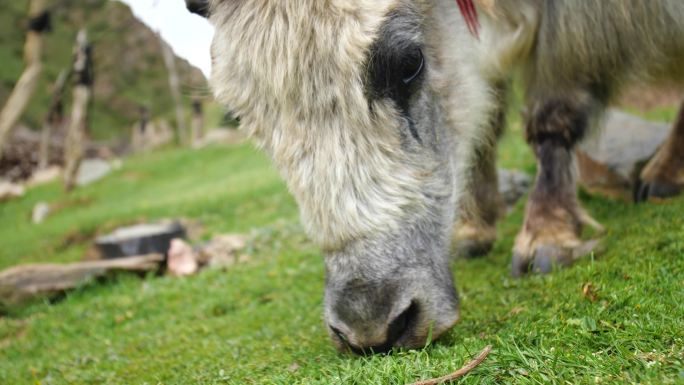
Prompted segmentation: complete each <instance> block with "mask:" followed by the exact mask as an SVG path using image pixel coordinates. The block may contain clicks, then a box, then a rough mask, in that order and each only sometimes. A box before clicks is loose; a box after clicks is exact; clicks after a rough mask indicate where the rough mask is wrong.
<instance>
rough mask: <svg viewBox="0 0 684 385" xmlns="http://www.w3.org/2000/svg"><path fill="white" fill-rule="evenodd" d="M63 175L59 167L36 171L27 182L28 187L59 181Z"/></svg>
mask: <svg viewBox="0 0 684 385" xmlns="http://www.w3.org/2000/svg"><path fill="white" fill-rule="evenodd" d="M61 175H62V168H61V167H59V166H50V167H48V168H45V169H42V170H36V171H35V172H34V173H33V174H31V177H30V178H29V180H28V181H27V182H26V185H27V186H28V187H35V186H40V185H44V184H47V183H50V182H52V181H54V180H56V179H58V178H59V177H60V176H61Z"/></svg>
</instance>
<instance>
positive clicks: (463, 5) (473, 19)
mask: <svg viewBox="0 0 684 385" xmlns="http://www.w3.org/2000/svg"><path fill="white" fill-rule="evenodd" d="M456 3H457V4H458V8H459V9H460V10H461V15H463V19H465V22H466V25H468V30H469V31H470V33H471V34H472V35H473V36H475V37H476V38H479V37H480V21H479V19H478V17H477V9H475V4H473V0H456Z"/></svg>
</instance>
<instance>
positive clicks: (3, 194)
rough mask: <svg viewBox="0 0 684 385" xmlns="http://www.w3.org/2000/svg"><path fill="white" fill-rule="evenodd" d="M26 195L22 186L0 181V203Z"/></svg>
mask: <svg viewBox="0 0 684 385" xmlns="http://www.w3.org/2000/svg"><path fill="white" fill-rule="evenodd" d="M25 193H26V189H25V188H24V186H22V185H19V184H16V183H12V182H7V181H3V180H0V202H3V201H7V200H10V199H14V198H21V197H23V196H24V194H25Z"/></svg>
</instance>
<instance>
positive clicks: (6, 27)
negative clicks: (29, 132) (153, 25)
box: [0, 0, 207, 139]
mask: <svg viewBox="0 0 684 385" xmlns="http://www.w3.org/2000/svg"><path fill="white" fill-rule="evenodd" d="M28 5H29V2H28V1H5V2H2V4H1V5H0V58H2V65H0V106H2V105H4V103H5V100H6V99H7V97H8V96H9V93H10V92H11V90H12V88H13V87H14V83H15V82H16V81H17V79H18V78H19V76H20V75H21V73H22V71H23V69H24V63H23V61H22V60H23V59H22V58H23V47H24V41H25V40H26V36H25V34H26V25H27V19H28V16H27V13H28ZM53 11H54V12H53V19H52V27H53V29H52V31H51V32H48V33H47V34H46V35H45V43H44V52H43V59H44V60H43V61H44V66H43V73H42V76H41V81H40V83H39V84H38V87H37V88H36V92H35V95H34V97H33V98H32V100H31V103H30V104H29V106H28V109H27V111H26V113H25V114H24V118H23V121H24V123H25V124H27V125H28V126H29V127H31V128H33V129H40V128H41V125H42V122H43V119H44V116H45V114H46V111H47V106H48V105H49V100H50V97H51V95H50V94H51V88H52V84H53V83H54V82H55V80H56V79H57V76H58V75H59V73H60V71H62V70H65V69H68V68H70V66H71V60H72V47H73V44H74V40H75V38H76V34H77V32H78V30H79V29H80V28H81V27H86V28H87V30H88V33H89V38H90V40H91V42H92V44H93V62H94V64H95V84H94V101H93V104H92V110H91V116H90V128H89V134H90V135H91V136H92V137H93V138H95V139H120V138H121V137H122V136H126V135H127V134H128V132H129V129H130V127H131V126H132V124H133V123H134V122H135V121H137V120H138V118H139V112H138V111H139V107H140V106H141V105H147V106H149V108H150V111H151V114H152V117H153V118H159V117H162V118H166V119H168V120H170V121H173V116H174V115H173V113H172V111H173V108H172V106H173V100H172V98H171V94H170V92H169V86H168V84H169V83H168V77H167V72H166V68H165V66H164V62H163V59H162V56H161V47H160V45H159V41H158V38H157V36H156V35H155V34H154V33H153V32H152V31H151V30H150V29H148V28H147V27H146V26H144V25H143V24H142V23H140V22H139V21H137V19H135V17H134V16H133V14H132V13H131V11H130V9H129V8H128V6H126V5H125V4H123V3H120V2H118V1H111V0H92V1H86V2H84V1H77V2H72V1H67V2H60V5H59V6H57V7H54V8H53ZM178 71H179V73H180V75H181V84H182V86H183V90H182V91H183V94H184V95H185V96H186V103H187V104H186V105H187V106H188V113H189V106H190V104H189V100H190V97H191V96H193V95H195V94H197V95H200V96H204V95H205V94H206V93H207V92H206V87H205V80H204V78H203V75H202V74H201V73H200V72H199V70H197V69H195V68H193V67H191V66H190V65H189V64H188V63H187V62H186V61H184V60H180V59H179V60H178ZM66 100H67V106H66V110H65V114H66V115H67V116H68V114H69V113H70V112H69V102H70V101H71V95H70V93H69V94H68V97H67V98H66Z"/></svg>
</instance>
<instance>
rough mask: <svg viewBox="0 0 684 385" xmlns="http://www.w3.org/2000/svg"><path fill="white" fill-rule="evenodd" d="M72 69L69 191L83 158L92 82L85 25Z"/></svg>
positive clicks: (67, 146) (66, 148) (66, 176)
mask: <svg viewBox="0 0 684 385" xmlns="http://www.w3.org/2000/svg"><path fill="white" fill-rule="evenodd" d="M73 73H74V76H75V78H76V84H75V85H74V100H73V105H72V110H71V121H70V123H69V130H68V131H67V137H66V143H65V146H64V188H65V189H66V190H67V191H70V190H72V189H73V188H74V187H75V186H76V177H77V175H78V168H79V166H80V165H81V161H82V160H83V152H84V143H83V142H84V141H85V129H86V124H87V118H88V106H89V104H90V96H91V89H92V85H93V63H92V52H91V46H90V44H89V43H88V35H87V33H86V31H85V29H82V30H80V31H79V32H78V36H77V37H76V46H75V48H74V68H73Z"/></svg>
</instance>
